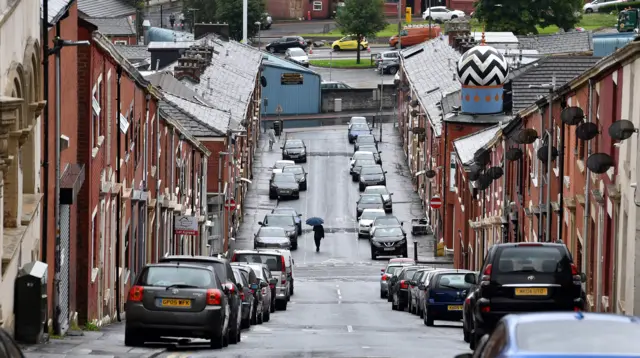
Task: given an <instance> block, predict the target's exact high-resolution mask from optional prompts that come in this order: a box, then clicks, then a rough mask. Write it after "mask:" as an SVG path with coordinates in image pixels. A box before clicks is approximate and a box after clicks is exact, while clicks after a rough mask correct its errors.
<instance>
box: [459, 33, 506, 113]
mask: <svg viewBox="0 0 640 358" xmlns="http://www.w3.org/2000/svg"><path fill="white" fill-rule="evenodd" d="M508 75H509V65H508V64H507V61H506V60H505V58H504V56H502V54H501V53H500V52H498V50H496V49H495V48H493V47H491V46H487V45H486V44H485V41H484V33H482V42H481V44H480V45H478V46H476V47H474V48H472V49H470V50H469V51H467V52H465V53H464V54H463V55H462V57H461V58H460V60H458V78H459V80H460V83H461V84H462V112H463V113H474V114H491V113H500V112H502V110H503V108H502V100H503V97H504V94H503V93H504V91H503V87H502V86H503V85H504V83H505V81H506V80H507V76H508Z"/></svg>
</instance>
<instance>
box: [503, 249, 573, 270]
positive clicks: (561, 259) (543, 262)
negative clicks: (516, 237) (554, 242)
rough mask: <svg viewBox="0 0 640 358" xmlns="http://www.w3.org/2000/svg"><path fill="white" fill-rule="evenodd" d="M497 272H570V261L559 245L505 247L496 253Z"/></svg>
mask: <svg viewBox="0 0 640 358" xmlns="http://www.w3.org/2000/svg"><path fill="white" fill-rule="evenodd" d="M497 269H498V270H497V272H499V273H525V272H538V273H550V274H553V273H557V274H571V262H570V261H569V258H568V257H567V254H566V253H565V252H564V250H562V248H561V247H560V246H520V247H519V246H515V247H505V248H503V249H502V250H501V251H500V253H499V255H498V267H497Z"/></svg>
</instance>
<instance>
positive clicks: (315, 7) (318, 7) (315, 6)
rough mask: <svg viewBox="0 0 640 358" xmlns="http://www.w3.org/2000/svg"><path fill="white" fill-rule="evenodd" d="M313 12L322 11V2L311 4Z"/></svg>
mask: <svg viewBox="0 0 640 358" xmlns="http://www.w3.org/2000/svg"><path fill="white" fill-rule="evenodd" d="M313 11H322V1H314V2H313Z"/></svg>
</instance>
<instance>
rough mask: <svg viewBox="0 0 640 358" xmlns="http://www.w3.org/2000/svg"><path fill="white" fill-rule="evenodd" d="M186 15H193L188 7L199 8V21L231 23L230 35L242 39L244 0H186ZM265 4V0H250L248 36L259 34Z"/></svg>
mask: <svg viewBox="0 0 640 358" xmlns="http://www.w3.org/2000/svg"><path fill="white" fill-rule="evenodd" d="M183 4H184V15H185V18H186V19H187V20H190V17H191V16H192V15H191V14H192V12H191V11H187V10H188V9H190V8H191V9H198V10H197V11H196V12H195V13H196V21H197V22H214V23H215V22H221V23H227V24H229V36H230V37H231V38H232V39H234V40H236V41H241V40H242V0H218V1H213V0H184V2H183ZM264 12H265V5H264V2H263V0H249V7H248V14H247V22H248V25H247V37H248V38H254V37H255V36H256V35H257V34H258V27H257V26H256V25H254V24H255V23H256V22H257V21H260V22H262V21H263V20H264Z"/></svg>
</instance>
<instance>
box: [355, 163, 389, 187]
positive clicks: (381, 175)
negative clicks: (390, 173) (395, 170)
mask: <svg viewBox="0 0 640 358" xmlns="http://www.w3.org/2000/svg"><path fill="white" fill-rule="evenodd" d="M386 174H387V171H386V170H383V169H382V166H381V165H367V166H366V167H362V169H360V182H359V183H358V189H359V190H360V191H364V190H365V189H366V188H367V187H368V186H373V185H385V186H386V185H387V177H386Z"/></svg>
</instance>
